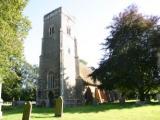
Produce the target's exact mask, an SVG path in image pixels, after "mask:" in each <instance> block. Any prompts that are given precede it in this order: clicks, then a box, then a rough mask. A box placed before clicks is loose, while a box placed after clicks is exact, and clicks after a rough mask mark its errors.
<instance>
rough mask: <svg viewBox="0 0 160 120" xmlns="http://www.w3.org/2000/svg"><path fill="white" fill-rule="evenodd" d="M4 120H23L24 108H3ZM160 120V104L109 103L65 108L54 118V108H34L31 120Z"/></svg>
mask: <svg viewBox="0 0 160 120" xmlns="http://www.w3.org/2000/svg"><path fill="white" fill-rule="evenodd" d="M2 111H3V119H4V120H21V119H22V113H23V107H22V106H21V107H12V106H3V108H2ZM107 119H108V120H160V104H158V103H151V104H147V105H143V106H139V105H136V104H135V102H127V103H125V104H119V103H107V104H101V105H84V106H80V107H67V108H64V113H63V116H62V117H54V108H45V107H36V106H33V109H32V114H31V120H107Z"/></svg>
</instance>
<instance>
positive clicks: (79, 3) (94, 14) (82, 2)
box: [24, 0, 160, 67]
mask: <svg viewBox="0 0 160 120" xmlns="http://www.w3.org/2000/svg"><path fill="white" fill-rule="evenodd" d="M158 1H159V0H30V1H29V3H28V5H27V7H26V9H25V11H24V15H26V16H28V18H29V19H30V21H31V22H32V29H31V30H30V32H29V35H28V36H27V38H26V39H25V42H24V48H25V49H24V55H25V58H26V60H27V61H28V62H29V63H31V64H39V56H40V54H41V41H42V37H43V36H42V35H43V34H42V33H43V16H44V15H45V14H46V13H48V12H50V11H52V10H54V9H56V8H58V7H60V6H62V7H64V8H65V9H66V10H67V11H69V13H70V14H71V15H73V16H75V18H76V32H77V40H78V54H79V57H80V58H81V59H84V60H85V61H87V62H88V66H94V67H97V66H98V63H99V61H100V59H101V58H102V54H103V51H102V50H101V48H102V46H101V45H100V44H101V43H102V42H103V41H104V39H105V38H106V37H107V35H108V34H107V30H106V26H109V25H110V24H111V23H112V18H113V16H115V15H118V13H119V12H122V11H123V10H124V9H125V8H126V7H127V6H129V5H131V4H136V5H137V6H138V8H139V11H140V12H141V13H143V14H147V15H158V16H160V7H159V5H160V4H159V3H160V2H158Z"/></svg>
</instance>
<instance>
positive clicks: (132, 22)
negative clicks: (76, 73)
mask: <svg viewBox="0 0 160 120" xmlns="http://www.w3.org/2000/svg"><path fill="white" fill-rule="evenodd" d="M158 21H159V18H158V17H156V16H150V17H149V16H144V15H142V14H140V13H138V9H137V7H136V6H134V5H132V6H129V7H128V9H126V10H125V11H124V12H123V13H120V14H119V16H117V17H114V18H113V24H111V26H109V27H108V29H110V36H108V37H107V38H106V40H105V43H104V44H103V46H104V50H105V55H104V57H103V59H102V60H101V62H100V65H99V68H97V69H96V70H95V71H94V72H93V73H92V74H91V75H90V76H92V77H93V78H94V79H99V80H100V81H101V82H102V86H103V87H104V88H106V89H119V90H120V91H121V92H122V95H124V94H126V92H127V91H128V90H129V91H135V92H137V93H138V95H139V97H140V100H141V101H143V100H144V99H145V98H146V97H147V95H148V94H149V92H150V91H151V90H153V89H157V87H158V86H159V85H160V76H159V75H160V74H159V67H158V65H157V61H158V59H159V58H158V56H157V54H158V53H159V46H160V40H159V38H160V26H159V25H158Z"/></svg>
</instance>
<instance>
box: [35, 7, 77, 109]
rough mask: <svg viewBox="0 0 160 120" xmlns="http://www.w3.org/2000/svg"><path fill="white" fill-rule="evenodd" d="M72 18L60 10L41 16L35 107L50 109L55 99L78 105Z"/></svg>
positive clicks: (75, 46)
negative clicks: (41, 27)
mask: <svg viewBox="0 0 160 120" xmlns="http://www.w3.org/2000/svg"><path fill="white" fill-rule="evenodd" d="M74 24H75V21H74V18H73V17H71V16H70V15H69V14H68V13H67V12H66V11H64V10H63V9H62V8H61V7H60V8H57V9H55V10H53V11H52V12H50V13H48V14H46V15H45V16H44V28H43V38H42V52H41V56H40V71H39V80H38V88H37V104H39V105H42V104H43V105H45V106H52V104H53V101H54V99H55V98H57V97H58V96H60V95H61V96H63V99H64V104H66V105H67V104H70V103H72V104H73V103H74V102H77V101H75V100H77V95H76V93H77V92H76V83H77V81H76V80H77V77H78V76H79V63H78V55H77V42H76V38H75V33H74V32H75V29H74Z"/></svg>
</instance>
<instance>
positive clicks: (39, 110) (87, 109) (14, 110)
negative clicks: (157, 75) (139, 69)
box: [2, 102, 160, 118]
mask: <svg viewBox="0 0 160 120" xmlns="http://www.w3.org/2000/svg"><path fill="white" fill-rule="evenodd" d="M147 105H151V106H154V105H160V104H158V103H150V104H147ZM147 105H145V106H147ZM136 107H141V106H140V105H136V104H135V102H129V103H125V104H119V103H106V104H101V105H88V106H86V105H85V106H79V107H67V108H65V109H64V113H91V112H95V113H97V112H103V111H108V110H114V109H117V110H121V109H132V108H136ZM2 111H3V113H4V115H9V114H18V113H19V114H22V113H23V107H12V106H3V107H2ZM32 113H33V114H34V113H35V114H41V115H44V118H45V116H46V117H47V118H49V117H53V116H51V114H53V115H54V108H45V107H36V106H33V109H32ZM32 117H35V118H37V117H38V116H35V115H33V116H32ZM41 118H43V116H42V117H41Z"/></svg>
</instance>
